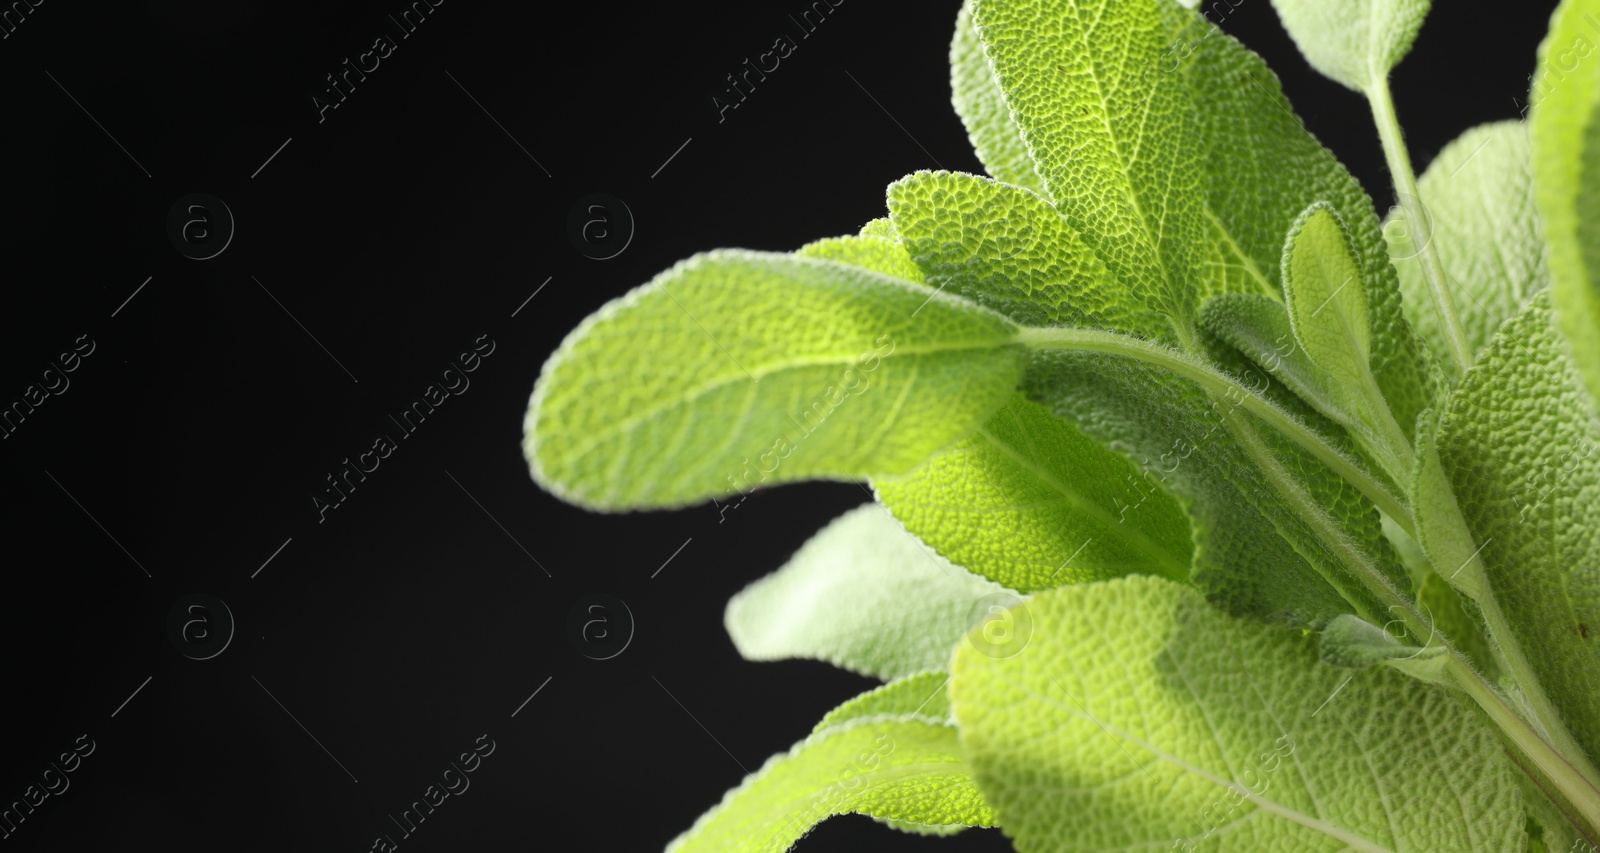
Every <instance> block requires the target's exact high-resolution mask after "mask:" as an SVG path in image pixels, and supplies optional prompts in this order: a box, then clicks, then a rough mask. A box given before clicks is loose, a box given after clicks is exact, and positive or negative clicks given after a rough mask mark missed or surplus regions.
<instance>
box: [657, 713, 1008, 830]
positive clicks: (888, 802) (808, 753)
mask: <svg viewBox="0 0 1600 853" xmlns="http://www.w3.org/2000/svg"><path fill="white" fill-rule="evenodd" d="M850 813H856V814H865V815H871V816H873V817H877V818H882V819H885V820H892V821H902V822H905V823H907V824H908V825H911V824H921V825H925V826H934V827H937V826H948V825H965V826H993V825H994V815H993V813H992V812H991V810H990V809H989V808H988V806H986V805H985V804H984V801H983V797H982V795H980V794H979V793H978V790H977V787H976V786H975V785H974V784H973V782H972V777H971V772H970V770H968V768H967V765H966V763H965V762H964V761H963V760H962V759H961V746H960V743H959V742H958V740H957V733H956V729H955V728H954V727H952V726H947V725H943V724H941V723H938V722H936V721H934V720H930V719H927V718H922V717H916V716H910V715H906V716H900V717H894V716H878V717H864V718H858V719H855V720H851V721H849V722H847V723H845V724H844V725H842V726H838V727H835V728H830V729H826V730H824V731H821V732H818V733H816V734H813V735H812V736H811V737H809V738H807V739H806V740H805V741H803V742H801V743H799V744H796V745H795V747H794V748H793V749H792V750H790V751H789V752H788V753H786V754H780V755H775V756H773V757H772V758H770V759H768V760H767V763H766V764H765V765H763V766H762V767H761V769H760V770H757V771H756V772H755V773H752V774H750V775H749V776H748V777H746V778H745V781H744V783H743V784H741V785H740V786H739V787H738V788H735V789H733V790H731V791H729V792H728V793H727V795H726V796H724V797H723V799H722V802H721V803H720V804H718V805H717V806H716V807H714V808H713V809H711V810H710V811H709V812H707V813H705V814H704V815H702V816H701V817H700V819H699V820H698V821H696V822H695V825H694V826H693V827H692V828H690V829H689V830H688V831H687V832H685V833H683V834H682V835H680V836H678V837H677V838H676V839H674V840H673V842H672V843H671V844H669V845H668V846H667V851H668V853H712V852H713V851H715V853H783V851H786V850H788V849H789V848H790V847H791V846H792V845H793V844H794V843H795V842H796V841H798V840H799V839H800V838H801V836H803V835H805V834H806V832H808V831H810V829H811V828H812V827H813V826H815V825H816V824H817V823H818V822H820V821H822V820H823V819H825V818H827V817H829V816H831V815H836V814H850Z"/></svg>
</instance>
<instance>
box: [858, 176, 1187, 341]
mask: <svg viewBox="0 0 1600 853" xmlns="http://www.w3.org/2000/svg"><path fill="white" fill-rule="evenodd" d="M889 216H890V218H891V219H892V220H893V221H894V225H895V229H896V231H897V232H898V233H899V234H900V240H901V242H902V243H904V244H905V247H906V251H907V252H908V253H909V254H910V255H911V257H912V258H913V259H914V260H915V261H916V263H917V266H919V267H920V268H921V269H922V271H923V273H924V275H925V277H926V279H927V282H928V284H930V285H932V286H934V287H937V288H941V289H943V290H944V291H946V292H948V293H955V294H959V295H961V296H965V297H966V298H968V299H971V300H972V301H974V302H977V303H978V304H980V305H984V306H987V307H989V308H993V309H994V310H995V311H998V312H1000V313H1001V314H1005V315H1006V316H1007V317H1010V318H1011V319H1013V320H1016V321H1017V322H1019V323H1024V324H1028V325H1035V326H1087V327H1092V328H1102V329H1111V330H1115V331H1125V332H1132V333H1135V334H1138V335H1141V336H1144V337H1147V338H1161V337H1170V336H1171V334H1172V328H1171V326H1170V325H1169V323H1168V321H1167V319H1166V317H1164V316H1163V315H1161V314H1160V313H1158V312H1156V311H1153V310H1151V309H1150V308H1149V307H1147V306H1146V303H1147V302H1148V301H1149V300H1150V299H1151V298H1152V297H1151V295H1150V294H1140V293H1138V292H1137V291H1136V290H1130V288H1129V287H1128V285H1127V283H1125V282H1122V281H1115V280H1113V279H1112V277H1111V273H1110V272H1109V271H1108V270H1107V269H1106V265H1105V264H1104V263H1102V262H1101V261H1100V259H1099V258H1098V257H1097V256H1096V255H1095V254H1094V252H1093V251H1092V250H1091V249H1090V248H1089V246H1088V245H1087V244H1086V243H1085V242H1084V240H1083V238H1082V237H1081V236H1079V234H1078V233H1077V232H1076V231H1074V230H1073V228H1072V227H1071V226H1070V225H1068V224H1067V223H1066V222H1065V221H1063V220H1062V218H1061V215H1060V214H1058V213H1057V212H1056V211H1055V209H1053V208H1052V207H1051V206H1050V204H1049V202H1047V201H1045V200H1044V198H1042V197H1040V196H1039V195H1038V194H1036V193H1033V192H1030V191H1028V190H1024V189H1021V188H1019V187H1012V186H1008V185H1006V184H1001V183H997V182H995V181H990V180H986V179H984V178H980V177H978V176H976V175H966V174H961V173H959V172H917V173H916V174H913V175H909V176H907V177H905V178H901V179H900V180H898V181H896V182H894V183H893V184H890V185H889Z"/></svg>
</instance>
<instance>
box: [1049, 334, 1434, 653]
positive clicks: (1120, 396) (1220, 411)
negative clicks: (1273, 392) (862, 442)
mask: <svg viewBox="0 0 1600 853" xmlns="http://www.w3.org/2000/svg"><path fill="white" fill-rule="evenodd" d="M1025 388H1026V390H1027V391H1028V393H1029V394H1030V396H1032V397H1034V398H1035V399H1038V400H1039V401H1041V402H1043V403H1045V404H1046V406H1047V407H1048V408H1050V409H1051V410H1053V411H1055V412H1057V413H1060V414H1063V415H1066V416H1068V417H1070V418H1073V419H1075V420H1076V422H1077V423H1078V425H1079V427H1080V428H1081V429H1082V430H1083V431H1084V432H1085V433H1087V434H1088V435H1090V436H1091V437H1093V438H1096V439H1098V440H1100V441H1102V442H1105V443H1106V444H1107V446H1109V447H1111V448H1113V449H1115V450H1118V451H1120V452H1123V453H1125V454H1127V455H1128V456H1129V457H1130V458H1132V459H1134V460H1135V461H1136V462H1137V463H1138V464H1139V465H1140V467H1141V468H1142V469H1143V470H1144V471H1146V472H1148V473H1149V474H1150V475H1151V476H1152V477H1154V478H1155V479H1156V480H1157V481H1158V482H1160V483H1161V484H1162V485H1164V486H1165V487H1166V488H1167V489H1168V490H1169V491H1170V492H1171V493H1172V494H1173V495H1174V496H1176V497H1177V498H1178V500H1179V502H1180V503H1181V504H1183V506H1184V508H1185V509H1186V510H1187V511H1188V514H1189V516H1190V518H1191V519H1192V520H1193V523H1192V530H1193V537H1194V569H1193V579H1194V582H1195V583H1196V584H1197V585H1198V586H1199V587H1200V589H1201V590H1202V591H1204V592H1205V593H1206V594H1207V595H1208V596H1209V597H1210V598H1211V599H1212V600H1213V601H1214V602H1215V603H1216V604H1217V605H1218V606H1220V607H1222V608H1224V609H1225V610H1227V611H1228V612H1230V613H1234V614H1236V615H1250V616H1255V617H1258V618H1262V619H1267V620H1271V621H1281V622H1286V623H1289V624H1295V625H1305V626H1313V627H1320V626H1321V625H1323V624H1325V623H1326V622H1327V620H1329V619H1331V618H1333V617H1334V616H1336V615H1338V614H1340V613H1348V612H1351V609H1352V604H1351V603H1350V602H1357V603H1358V606H1357V610H1356V612H1358V613H1361V614H1363V615H1367V616H1369V617H1372V618H1376V615H1377V614H1381V613H1382V612H1383V608H1382V606H1381V605H1379V604H1378V603H1377V602H1376V601H1375V600H1374V599H1372V598H1371V596H1370V595H1369V594H1368V593H1366V592H1364V591H1363V590H1361V589H1360V588H1358V585H1357V584H1355V583H1354V582H1353V581H1352V580H1351V579H1350V577H1349V575H1348V574H1347V573H1346V571H1345V568H1344V566H1343V564H1341V563H1340V562H1339V559H1338V557H1337V556H1336V555H1335V554H1334V553H1333V551H1332V550H1331V549H1330V543H1329V542H1328V541H1327V540H1326V539H1324V538H1323V537H1322V536H1320V535H1319V534H1318V533H1317V532H1316V531H1315V530H1313V529H1312V528H1311V527H1310V526H1309V525H1308V524H1307V522H1306V520H1305V516H1304V515H1303V513H1302V508H1300V507H1297V506H1295V505H1292V504H1290V503H1288V502H1287V501H1286V500H1285V498H1284V497H1283V495H1282V494H1280V493H1279V492H1278V491H1277V490H1276V489H1275V488H1274V486H1273V485H1272V483H1271V482H1270V481H1269V480H1268V479H1267V478H1266V475H1265V474H1264V473H1263V472H1262V470H1261V469H1260V468H1259V467H1258V466H1257V465H1256V463H1255V462H1254V461H1253V459H1252V458H1251V456H1250V455H1249V454H1247V453H1246V451H1245V448H1244V447H1243V446H1242V445H1241V443H1240V441H1239V439H1237V438H1235V436H1234V433H1233V432H1232V430H1231V428H1230V427H1229V426H1228V424H1227V419H1228V418H1234V419H1238V418H1243V419H1246V420H1247V421H1248V422H1250V423H1254V421H1253V419H1252V417H1251V416H1250V415H1248V414H1246V413H1245V412H1243V411H1242V410H1240V409H1238V408H1237V402H1236V401H1233V400H1228V399H1219V400H1217V401H1215V402H1213V400H1212V399H1211V398H1209V397H1208V396H1207V395H1206V394H1205V393H1204V392H1203V391H1201V390H1200V389H1199V388H1197V387H1195V386H1194V385H1193V384H1191V383H1190V382H1188V381H1187V380H1184V379H1179V378H1177V377H1175V376H1173V375H1172V374H1170V373H1167V372H1165V371H1162V370H1160V369H1158V368H1153V367H1149V366H1146V365H1143V364H1138V363H1134V362H1131V361H1128V360H1125V359H1120V358H1117V357H1114V356H1104V355H1099V354H1093V353H1040V354H1037V355H1035V356H1034V359H1033V362H1032V364H1031V366H1030V369H1029V374H1028V379H1027V382H1026V385H1025ZM1256 440H1257V441H1260V442H1262V443H1263V444H1264V445H1266V449H1267V452H1268V453H1269V454H1270V455H1271V456H1272V458H1274V459H1276V460H1278V462H1279V463H1280V464H1281V465H1282V466H1283V467H1284V468H1285V469H1286V470H1287V472H1288V473H1289V474H1290V475H1291V476H1293V477H1295V478H1297V479H1298V480H1299V482H1300V483H1301V485H1302V487H1303V488H1304V489H1305V490H1306V491H1307V493H1308V495H1309V497H1310V499H1311V500H1312V501H1313V502H1314V503H1315V504H1316V506H1318V507H1320V508H1321V510H1322V511H1325V512H1326V513H1327V514H1328V515H1330V516H1331V517H1332V518H1333V519H1335V521H1336V522H1337V523H1338V524H1339V525H1340V526H1341V527H1342V528H1343V533H1344V535H1346V536H1347V537H1348V538H1349V539H1350V540H1351V541H1353V542H1354V543H1356V544H1357V546H1358V547H1360V548H1361V550H1362V551H1363V552H1365V553H1366V554H1368V555H1370V557H1371V559H1373V560H1374V562H1375V563H1376V564H1377V566H1378V568H1379V571H1381V572H1383V573H1384V574H1385V575H1386V576H1388V577H1390V578H1391V579H1393V580H1394V581H1395V582H1396V583H1397V584H1399V585H1404V583H1405V576H1404V571H1405V570H1404V569H1403V568H1402V567H1401V566H1400V565H1399V563H1398V560H1397V558H1396V557H1395V555H1394V551H1393V548H1392V546H1390V545H1389V543H1388V541H1387V540H1386V539H1384V537H1383V530H1382V526H1381V523H1380V521H1379V519H1378V513H1377V511H1376V510H1375V509H1373V508H1372V505H1371V504H1370V503H1369V502H1367V500H1366V499H1365V498H1364V497H1363V496H1361V494H1360V493H1358V492H1356V491H1355V489H1354V488H1353V487H1351V486H1349V485H1348V484H1346V483H1344V482H1343V481H1342V480H1339V479H1338V478H1337V477H1335V476H1334V475H1333V474H1332V473H1331V472H1329V470H1328V469H1327V468H1326V467H1324V466H1323V465H1322V463H1321V462H1319V461H1317V460H1315V459H1314V458H1312V457H1311V456H1310V455H1309V454H1306V453H1305V452H1303V451H1301V450H1300V449H1299V448H1298V447H1296V446H1293V445H1291V444H1289V443H1288V440H1287V439H1283V438H1281V437H1280V436H1278V435H1277V433H1270V432H1268V433H1263V434H1262V435H1260V437H1259V438H1257V439H1256ZM1341 589H1342V590H1343V593H1341V591H1340V590H1341Z"/></svg>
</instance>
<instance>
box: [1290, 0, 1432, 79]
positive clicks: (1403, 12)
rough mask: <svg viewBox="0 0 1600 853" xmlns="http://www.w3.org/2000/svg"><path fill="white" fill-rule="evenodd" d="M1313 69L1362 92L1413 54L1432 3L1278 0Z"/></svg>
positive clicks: (1408, 0) (1425, 0)
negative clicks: (1409, 54) (1411, 52)
mask: <svg viewBox="0 0 1600 853" xmlns="http://www.w3.org/2000/svg"><path fill="white" fill-rule="evenodd" d="M1272 5H1273V6H1274V7H1276V8H1277V10H1278V17H1279V18H1282V19H1283V26H1284V28H1285V29H1287V30H1288V31H1289V35H1290V36H1291V37H1292V38H1293V39H1294V43H1295V44H1296V45H1297V46H1298V47H1299V48H1300V53H1301V54H1302V55H1304V56H1305V58H1306V61H1307V62H1310V63H1311V67H1312V68H1315V69H1317V71H1318V72H1320V73H1321V74H1322V75H1323V76H1325V77H1328V78H1330V79H1332V80H1335V81H1337V82H1339V83H1341V84H1343V85H1345V86H1348V87H1349V88H1351V89H1355V90H1356V91H1358V92H1364V91H1366V90H1367V88H1368V87H1369V86H1371V85H1372V84H1373V83H1374V82H1375V81H1378V80H1381V79H1382V78H1384V77H1387V76H1388V74H1389V70H1390V69H1392V68H1394V67H1395V66H1396V65H1399V64H1400V60H1402V59H1404V58H1405V55H1406V54H1407V53H1409V52H1410V51H1411V43H1412V42H1413V41H1415V40H1416V38H1417V31H1418V30H1420V29H1421V28H1422V21H1423V19H1424V18H1426V17H1427V16H1428V7H1429V6H1431V5H1432V2H1431V0H1272Z"/></svg>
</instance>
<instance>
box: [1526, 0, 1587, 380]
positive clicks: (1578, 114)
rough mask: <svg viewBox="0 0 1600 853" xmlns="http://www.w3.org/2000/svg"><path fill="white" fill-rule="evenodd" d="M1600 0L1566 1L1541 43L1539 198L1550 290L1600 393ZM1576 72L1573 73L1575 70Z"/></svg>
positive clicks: (1536, 144)
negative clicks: (1599, 50)
mask: <svg viewBox="0 0 1600 853" xmlns="http://www.w3.org/2000/svg"><path fill="white" fill-rule="evenodd" d="M1596 20H1600V0H1564V2H1563V3H1562V4H1561V5H1560V7H1558V8H1557V9H1556V14H1555V17H1554V18H1553V19H1552V20H1551V23H1550V34H1549V35H1547V36H1546V37H1545V40H1544V43H1543V44H1542V45H1540V47H1539V64H1538V66H1537V72H1536V74H1535V78H1534V80H1533V84H1534V85H1533V89H1532V90H1531V92H1530V93H1529V100H1530V101H1531V102H1532V103H1533V112H1532V115H1531V118H1530V119H1529V130H1530V132H1531V133H1532V135H1533V152H1534V162H1533V174H1534V198H1535V199H1536V201H1537V202H1538V207H1539V214H1540V216H1541V218H1542V221H1543V223H1544V233H1545V237H1546V239H1547V240H1548V241H1549V251H1550V256H1549V258H1550V287H1551V290H1552V291H1553V292H1554V294H1555V297H1554V305H1555V310H1556V317H1557V319H1558V321H1559V322H1560V324H1561V330H1562V331H1563V332H1565V333H1566V335H1567V339H1568V342H1569V344H1570V345H1571V347H1572V352H1573V356H1574V357H1575V359H1576V361H1577V366H1578V372H1579V375H1580V376H1582V377H1583V381H1584V383H1585V384H1586V385H1587V386H1588V388H1589V393H1590V394H1591V395H1593V396H1595V397H1600V121H1597V119H1600V97H1597V95H1600V59H1597V57H1596V56H1595V55H1594V54H1595V45H1596V44H1597V43H1600V28H1597V27H1596V25H1595V24H1594V21H1596ZM1568 69H1570V71H1569V70H1568Z"/></svg>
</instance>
